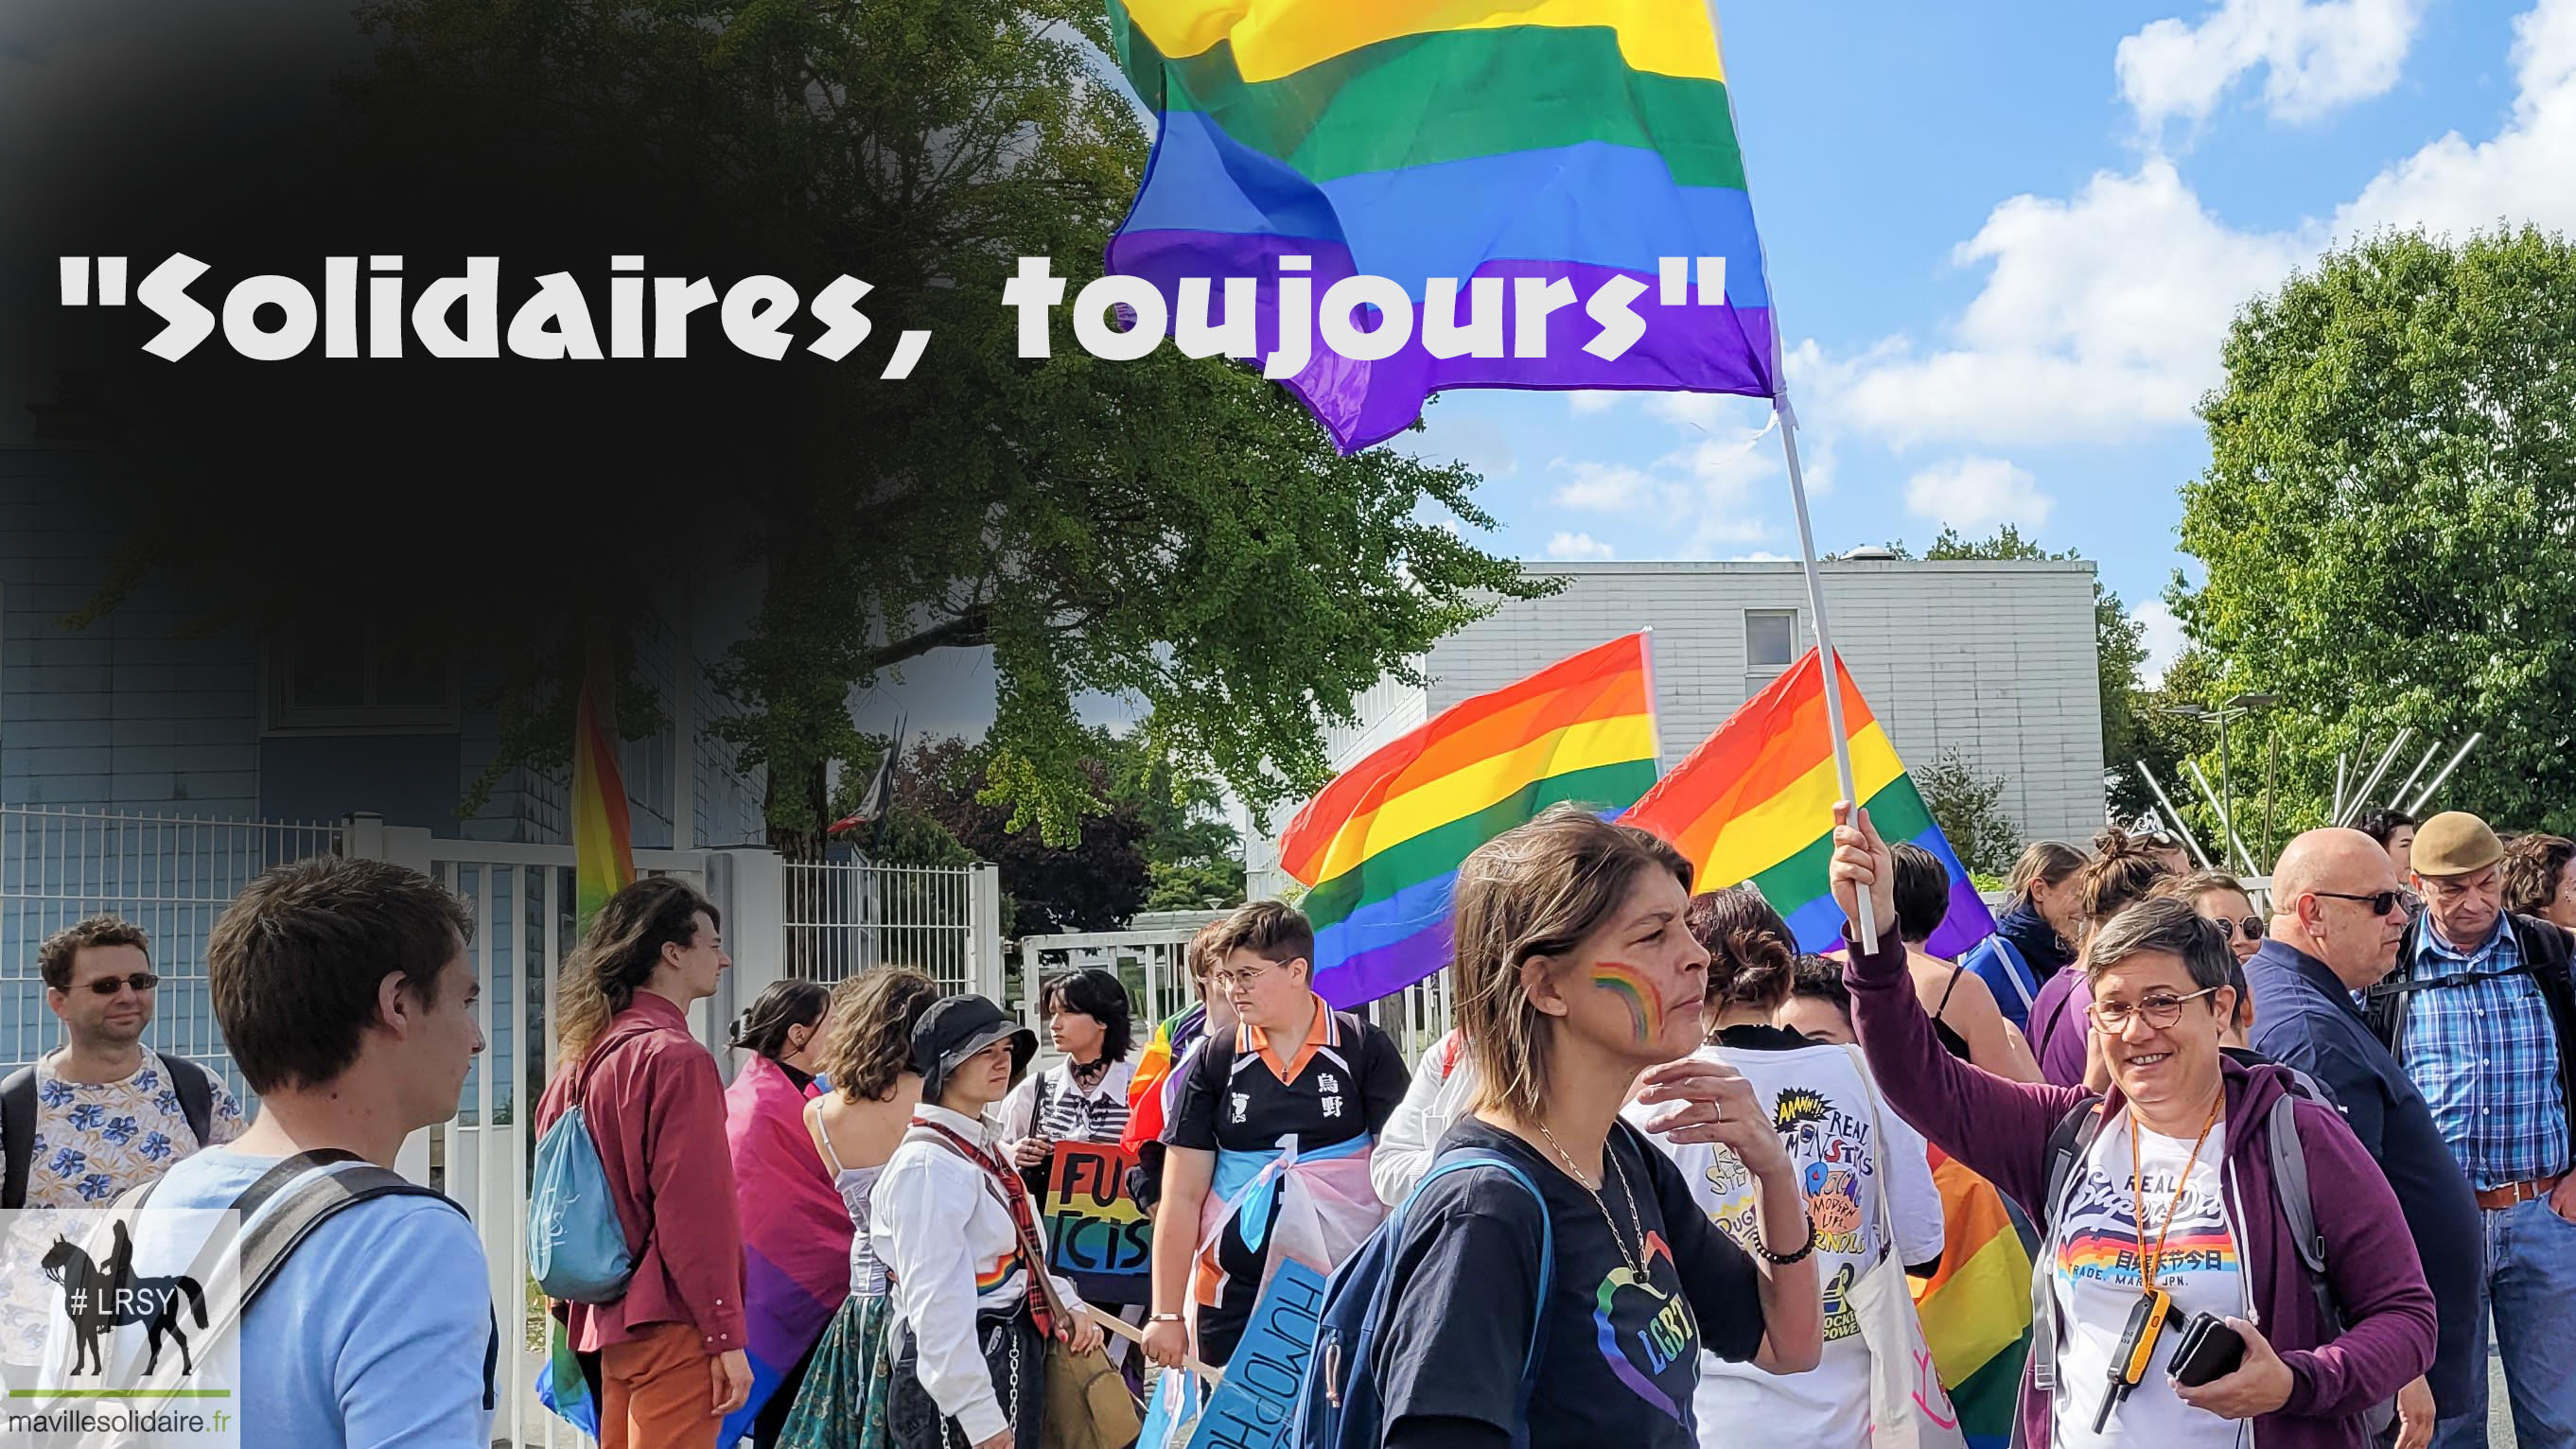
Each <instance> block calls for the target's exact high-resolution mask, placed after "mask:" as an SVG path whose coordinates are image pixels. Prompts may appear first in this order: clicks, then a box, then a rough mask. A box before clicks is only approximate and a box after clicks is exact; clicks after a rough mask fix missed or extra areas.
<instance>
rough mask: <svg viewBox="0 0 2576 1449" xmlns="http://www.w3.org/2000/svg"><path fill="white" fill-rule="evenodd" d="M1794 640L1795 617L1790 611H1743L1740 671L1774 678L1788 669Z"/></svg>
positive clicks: (1796, 626)
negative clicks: (1742, 659)
mask: <svg viewBox="0 0 2576 1449" xmlns="http://www.w3.org/2000/svg"><path fill="white" fill-rule="evenodd" d="M1797 639H1798V613H1797V611H1796V610H1794V609H1747V610H1745V611H1744V667H1745V669H1746V670H1747V671H1748V672H1750V671H1759V670H1769V671H1770V672H1772V673H1774V674H1777V673H1779V672H1780V671H1781V670H1783V669H1786V668H1788V667H1789V661H1790V659H1791V658H1792V657H1794V656H1793V654H1792V651H1793V650H1794V649H1795V647H1796V645H1797Z"/></svg>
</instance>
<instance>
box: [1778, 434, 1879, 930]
mask: <svg viewBox="0 0 2576 1449" xmlns="http://www.w3.org/2000/svg"><path fill="white" fill-rule="evenodd" d="M1773 405H1774V406H1776V407H1777V408H1778V409H1779V412H1780V447H1781V450H1782V451H1783V452H1784V453H1786V454H1787V455H1788V459H1789V501H1790V503H1791V504H1792V505H1793V506H1794V507H1795V509H1796V511H1797V514H1798V561H1799V564H1800V565H1801V566H1802V567H1803V568H1804V569H1805V570H1806V575H1807V609H1808V612H1809V614H1810V615H1811V616H1812V617H1813V618H1814V620H1815V624H1816V664H1817V667H1818V669H1819V670H1821V671H1822V673H1823V677H1824V683H1825V727H1826V728H1827V729H1829V730H1831V731H1832V732H1833V746H1834V779H1835V781H1836V782H1837V783H1838V784H1839V785H1840V787H1841V790H1842V797H1843V799H1844V800H1846V801H1849V802H1850V803H1851V805H1852V806H1853V807H1854V808H1855V809H1857V808H1858V807H1859V806H1860V805H1861V804H1862V801H1861V799H1860V794H1859V791H1858V790H1857V789H1855V788H1854V786H1853V782H1852V762H1851V739H1850V737H1849V736H1847V735H1845V734H1844V733H1843V682H1842V661H1841V660H1840V659H1838V658H1836V657H1835V655H1834V636H1833V631H1832V629H1831V628H1830V627H1829V626H1828V625H1827V624H1826V622H1825V577H1824V572H1823V570H1821V569H1819V568H1818V567H1817V566H1816V534H1815V530H1814V528H1813V527H1812V526H1810V525H1809V523H1808V522H1807V481H1806V477H1805V475H1804V474H1803V473H1801V472H1800V471H1799V469H1798V415H1797V414H1796V413H1794V412H1792V411H1790V409H1789V396H1788V392H1787V389H1785V388H1783V389H1782V391H1781V394H1780V396H1779V397H1777V398H1776V399H1774V400H1773ZM1871 907H1872V902H1871V900H1870V897H1869V895H1868V894H1867V893H1863V894H1862V895H1861V896H1860V897H1859V900H1858V913H1857V915H1856V916H1855V918H1854V920H1853V922H1852V924H1854V925H1856V926H1858V927H1860V933H1861V935H1862V937H1863V938H1864V939H1862V940H1859V941H1853V942H1851V943H1849V944H1850V945H1851V947H1852V949H1853V950H1855V951H1859V950H1867V949H1870V948H1873V947H1875V946H1876V945H1877V944H1878V932H1879V925H1878V919H1877V917H1878V913H1877V912H1876V911H1875V910H1873V909H1872V908H1871Z"/></svg>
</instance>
